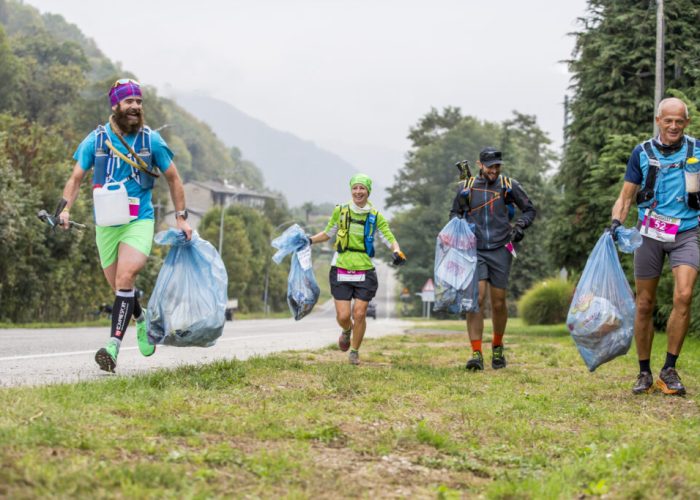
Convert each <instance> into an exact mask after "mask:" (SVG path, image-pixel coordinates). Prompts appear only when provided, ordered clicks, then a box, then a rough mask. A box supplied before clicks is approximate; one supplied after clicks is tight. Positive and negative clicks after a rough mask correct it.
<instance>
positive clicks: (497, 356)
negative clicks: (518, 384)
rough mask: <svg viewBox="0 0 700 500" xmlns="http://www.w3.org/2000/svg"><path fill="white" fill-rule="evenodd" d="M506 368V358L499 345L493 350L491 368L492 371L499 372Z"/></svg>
mask: <svg viewBox="0 0 700 500" xmlns="http://www.w3.org/2000/svg"><path fill="white" fill-rule="evenodd" d="M505 367H506V357H505V356H504V354H503V346H502V345H499V346H496V347H494V348H493V355H492V357H491V368H493V369H494V370H500V369H501V368H505Z"/></svg>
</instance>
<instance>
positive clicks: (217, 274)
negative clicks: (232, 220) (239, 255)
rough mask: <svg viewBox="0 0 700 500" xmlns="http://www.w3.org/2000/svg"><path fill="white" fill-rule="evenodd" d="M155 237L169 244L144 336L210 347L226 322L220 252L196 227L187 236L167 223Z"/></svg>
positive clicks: (225, 279) (225, 281)
mask: <svg viewBox="0 0 700 500" xmlns="http://www.w3.org/2000/svg"><path fill="white" fill-rule="evenodd" d="M154 241H155V242H156V243H157V244H159V245H170V250H169V251H168V255H167V257H166V258H165V261H164V262H163V267H161V268H160V272H159V273H158V279H157V280H156V285H155V287H154V289H153V293H152V294H151V298H150V300H149V301H148V312H147V314H146V319H147V321H148V326H149V332H148V337H149V339H150V341H151V342H152V343H153V344H166V345H172V346H177V347H188V346H199V347H209V346H212V345H214V344H215V343H216V339H218V338H219V337H220V336H221V333H222V332H223V329H224V324H225V323H226V315H225V313H226V302H227V300H228V297H227V288H228V276H227V274H226V268H225V267H224V263H223V261H222V260H221V256H220V255H219V252H217V251H216V249H215V248H214V247H213V246H212V245H211V244H210V243H209V242H208V241H206V240H203V239H202V238H200V237H199V234H198V233H197V232H196V231H193V232H192V238H191V239H190V240H189V241H187V240H186V239H185V235H184V233H183V232H182V231H178V230H176V229H169V230H167V231H162V232H160V233H158V234H157V235H156V236H155V238H154Z"/></svg>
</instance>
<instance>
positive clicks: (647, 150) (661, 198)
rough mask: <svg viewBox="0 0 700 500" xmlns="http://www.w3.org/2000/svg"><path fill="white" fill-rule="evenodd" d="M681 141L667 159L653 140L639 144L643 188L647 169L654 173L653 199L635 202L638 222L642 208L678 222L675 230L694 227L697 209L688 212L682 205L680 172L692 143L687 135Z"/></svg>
mask: <svg viewBox="0 0 700 500" xmlns="http://www.w3.org/2000/svg"><path fill="white" fill-rule="evenodd" d="M683 140H684V144H683V147H682V148H681V149H680V150H678V151H676V152H675V153H673V154H672V155H670V156H664V155H662V154H661V153H660V152H659V150H658V149H656V147H655V146H654V143H653V141H647V142H645V143H644V144H643V145H642V151H641V152H640V153H639V166H640V168H641V170H642V184H641V185H642V186H643V187H646V183H647V177H648V176H649V173H650V171H651V170H650V169H658V170H657V171H656V180H655V182H654V186H653V189H654V191H653V197H651V196H650V197H649V199H648V200H646V201H640V202H639V203H638V207H639V220H640V222H641V221H642V220H643V219H644V212H645V209H646V208H651V209H653V210H654V211H656V212H657V213H659V214H661V215H665V216H667V217H677V218H679V219H681V225H680V227H679V229H678V230H679V231H686V230H688V229H692V228H694V227H696V226H697V225H698V216H700V210H695V209H692V208H690V207H689V206H688V205H687V203H686V191H685V173H684V171H685V166H686V160H687V159H688V158H689V157H691V156H693V153H694V146H695V142H696V141H695V139H694V138H692V137H689V136H685V137H684V139H683ZM652 175H653V174H652ZM643 190H644V189H643ZM643 190H642V191H643Z"/></svg>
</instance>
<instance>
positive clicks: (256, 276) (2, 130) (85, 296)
mask: <svg viewBox="0 0 700 500" xmlns="http://www.w3.org/2000/svg"><path fill="white" fill-rule="evenodd" d="M123 76H131V77H134V75H131V74H129V73H128V72H125V71H123V70H122V69H121V68H120V67H119V66H117V65H115V64H114V63H112V62H111V61H109V59H107V58H106V57H104V56H103V55H102V53H101V52H100V51H99V49H98V48H97V47H96V46H95V44H94V42H93V41H91V40H89V39H87V38H85V37H84V35H83V34H82V33H81V32H80V31H79V29H78V28H77V27H75V26H74V25H71V24H68V23H66V22H65V20H64V19H63V18H62V17H61V16H56V15H51V14H45V15H40V14H39V13H38V11H37V10H36V9H34V8H33V7H30V6H28V5H24V4H23V3H21V2H18V1H7V0H0V209H1V210H2V212H1V213H2V217H1V218H0V241H2V244H1V245H0V321H2V322H15V323H17V322H29V321H73V320H84V319H89V318H90V317H91V315H92V313H93V312H95V311H96V310H97V308H98V306H99V304H101V303H103V302H111V300H112V298H113V297H112V292H111V290H109V287H108V286H107V284H106V282H105V280H104V277H103V276H102V271H101V267H100V264H99V259H98V255H97V250H96V247H95V243H94V239H95V234H94V228H93V227H92V225H91V224H88V228H87V229H86V230H85V231H83V232H77V231H71V232H68V233H65V232H62V231H51V230H50V229H49V228H48V227H47V226H45V225H42V224H41V222H40V221H39V220H38V218H37V217H36V213H37V211H38V210H39V209H42V208H43V209H46V210H48V211H50V212H51V211H53V208H54V207H55V206H56V203H57V202H58V200H59V199H60V198H61V193H62V189H63V185H64V183H65V181H66V179H67V178H68V176H69V174H70V172H71V169H72V166H73V163H74V162H73V160H72V159H71V157H72V154H73V152H74V151H75V148H76V147H77V145H78V143H79V142H80V141H81V140H82V139H83V137H85V135H86V134H88V133H89V132H90V131H92V130H94V128H95V126H96V125H98V124H100V123H104V122H105V121H106V119H107V117H108V116H109V112H110V109H109V101H108V99H107V90H108V89H109V87H110V85H111V84H112V83H113V82H114V81H115V80H116V79H117V78H120V77H123ZM143 90H144V101H145V103H146V104H145V116H146V121H147V123H149V124H150V125H151V126H152V127H154V128H158V127H164V128H163V129H162V134H163V136H164V137H165V139H166V141H167V142H168V144H169V145H170V146H171V148H172V149H173V151H174V152H175V154H176V160H175V161H176V163H177V165H178V169H179V171H180V173H181V175H182V177H183V180H184V181H188V180H208V179H220V180H223V179H226V180H228V181H231V182H234V183H238V184H245V185H246V186H248V187H252V188H255V189H259V190H263V189H265V186H264V179H263V176H262V174H261V172H260V170H259V169H258V168H257V167H256V166H255V165H254V164H253V163H251V162H250V161H248V160H245V159H244V158H243V156H242V153H241V151H239V150H238V149H236V148H232V149H229V148H227V147H226V146H224V144H223V143H221V142H220V141H219V140H218V139H217V138H216V136H215V135H214V133H213V132H212V131H211V130H210V129H209V127H207V126H206V125H204V124H203V123H201V122H199V121H198V120H196V119H195V118H194V117H192V116H191V115H190V114H188V113H186V112H185V111H184V110H182V109H181V108H180V107H178V106H177V105H176V104H175V103H174V102H172V101H170V100H167V99H163V98H160V97H158V96H157V94H156V92H155V90H154V89H153V88H151V87H148V86H147V85H146V86H145V87H144V88H143ZM168 197H169V193H168V188H167V183H165V182H161V183H158V184H157V187H156V189H155V191H154V202H156V203H157V202H160V203H161V204H163V205H165V204H166V202H167V199H168ZM90 199H91V193H90V182H89V181H87V182H84V183H83V186H82V191H81V194H80V196H79V198H78V201H77V203H76V205H75V207H74V208H73V209H72V211H71V216H72V217H73V218H74V219H75V220H78V221H81V222H88V221H89V222H91V220H92V206H91V202H90ZM278 205H279V206H277V205H275V204H274V203H268V204H267V205H266V207H265V210H264V211H255V210H252V209H245V208H243V207H231V208H229V209H227V211H226V216H225V225H224V230H225V231H224V232H225V238H224V251H223V255H224V260H225V262H226V265H227V270H228V272H229V277H230V286H229V296H231V297H238V298H239V305H240V309H241V310H242V311H261V310H262V307H263V305H262V301H263V289H262V286H263V285H262V283H264V282H265V279H264V278H265V276H267V277H268V283H269V287H268V288H269V291H268V293H269V301H268V303H269V305H270V307H271V310H273V311H274V310H281V309H283V308H285V307H286V304H285V293H286V271H285V268H284V266H274V267H269V266H266V263H267V261H269V256H270V255H271V250H272V249H271V248H270V245H269V241H270V239H271V237H272V232H273V228H274V227H275V226H276V225H277V224H279V223H280V222H282V221H284V220H286V219H287V218H288V216H287V214H286V206H285V202H284V201H282V202H281V203H279V204H278ZM217 213H220V212H219V211H218V210H216V209H215V210H214V211H213V212H212V213H210V214H207V215H206V217H205V219H204V221H203V225H202V227H201V228H200V231H201V234H202V237H204V238H205V239H209V240H210V241H212V242H213V243H214V244H215V245H216V243H217V242H218V230H219V224H218V222H219V216H218V215H217ZM214 220H215V222H216V223H215V224H214V223H213V222H212V221H214ZM156 223H157V224H158V221H156ZM214 226H215V227H214ZM165 251H166V249H162V248H158V247H155V248H154V254H153V257H152V258H151V259H149V263H148V265H147V267H146V269H145V270H144V272H143V273H142V274H141V275H140V277H139V280H138V282H137V287H139V288H141V289H143V290H145V291H146V292H148V291H150V290H151V289H152V288H153V284H154V282H155V279H156V276H157V272H158V270H159V269H160V266H161V263H162V258H163V257H164V253H165Z"/></svg>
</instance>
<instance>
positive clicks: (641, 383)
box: [632, 372, 654, 394]
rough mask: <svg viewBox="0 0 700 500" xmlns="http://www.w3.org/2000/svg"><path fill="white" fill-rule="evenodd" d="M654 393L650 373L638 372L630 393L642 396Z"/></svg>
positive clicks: (652, 378)
mask: <svg viewBox="0 0 700 500" xmlns="http://www.w3.org/2000/svg"><path fill="white" fill-rule="evenodd" d="M653 391H654V377H652V376H651V373H650V372H640V373H639V375H637V381H636V382H635V383H634V387H632V392H633V393H634V394H644V393H649V392H653Z"/></svg>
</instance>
